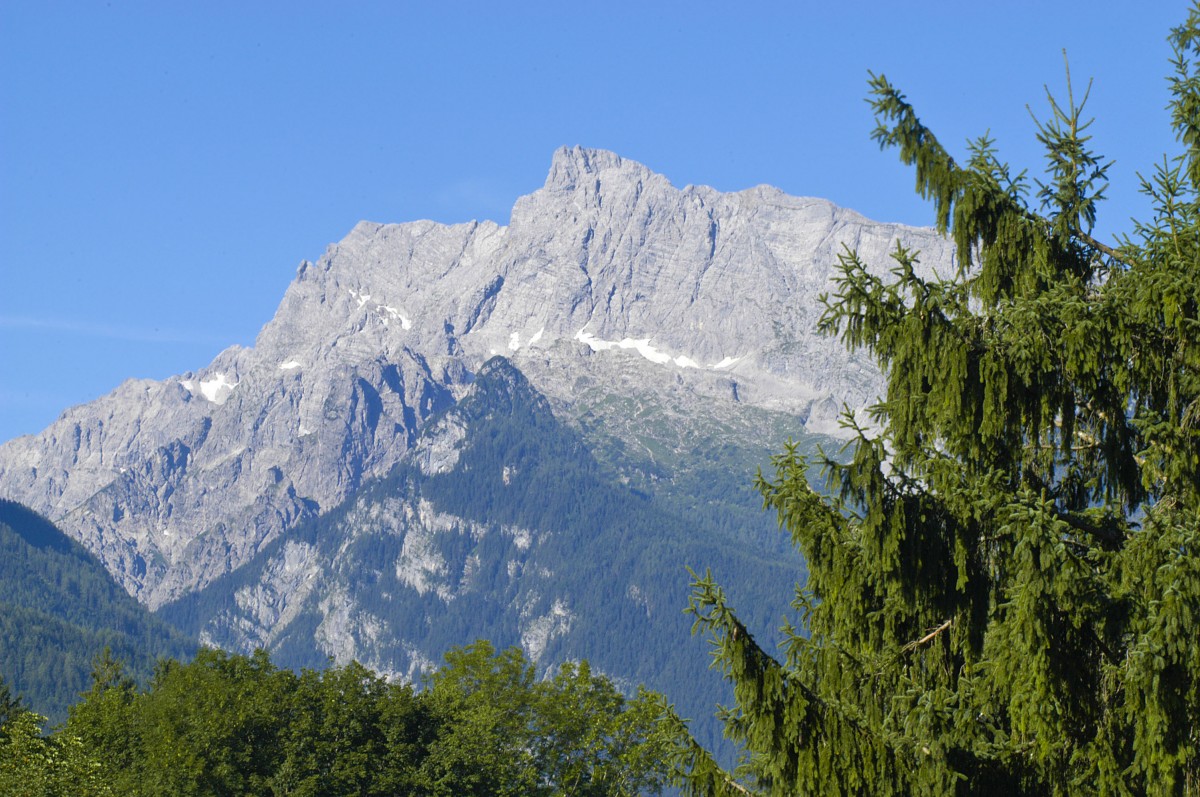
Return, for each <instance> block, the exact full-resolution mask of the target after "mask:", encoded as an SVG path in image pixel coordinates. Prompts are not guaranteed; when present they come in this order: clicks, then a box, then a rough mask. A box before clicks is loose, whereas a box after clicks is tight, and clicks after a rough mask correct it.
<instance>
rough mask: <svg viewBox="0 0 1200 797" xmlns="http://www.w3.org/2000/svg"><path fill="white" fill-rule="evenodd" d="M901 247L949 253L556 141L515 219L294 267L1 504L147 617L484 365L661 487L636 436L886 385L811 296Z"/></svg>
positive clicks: (85, 413)
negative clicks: (854, 261)
mask: <svg viewBox="0 0 1200 797" xmlns="http://www.w3.org/2000/svg"><path fill="white" fill-rule="evenodd" d="M898 240H899V241H901V242H903V243H904V244H905V245H906V246H908V247H910V248H913V249H918V250H921V251H922V252H923V253H924V257H925V259H926V261H927V262H929V263H938V262H948V260H949V248H948V247H949V245H948V244H947V243H946V242H945V241H944V240H943V239H941V238H939V237H938V236H936V235H935V234H934V233H933V232H932V231H928V230H922V229H913V228H907V227H902V226H897V225H881V224H875V223H872V222H870V221H868V220H866V219H864V218H863V217H861V216H859V215H858V214H856V213H853V212H852V211H847V210H843V209H840V208H837V207H835V206H834V205H831V204H830V203H828V202H826V201H823V200H820V199H806V198H797V197H791V196H787V195H785V194H783V193H781V192H780V191H778V190H776V189H773V188H769V187H758V188H752V189H749V190H746V191H741V192H738V193H720V192H718V191H715V190H714V189H711V188H707V187H702V186H701V187H698V186H688V187H686V188H683V189H678V188H675V187H673V186H672V185H671V184H670V183H669V181H668V180H667V179H666V178H664V177H663V176H661V175H658V174H655V173H654V172H652V171H650V170H649V169H647V168H646V167H645V166H642V165H641V164H638V163H635V162H633V161H629V160H625V159H622V158H620V157H619V156H617V155H615V154H613V153H610V152H604V151H601V150H589V149H583V148H579V147H576V148H573V149H567V148H563V149H560V150H558V151H557V152H556V153H555V154H554V157H553V160H552V163H551V168H550V172H549V175H548V177H547V180H546V183H545V186H544V187H543V188H541V189H540V190H538V191H535V192H534V193H532V194H530V195H528V196H525V197H522V198H521V199H519V200H518V201H517V203H516V205H515V206H514V208H513V211H512V218H511V221H510V223H509V225H508V226H507V227H501V226H498V225H496V224H493V223H491V222H470V223H464V224H456V225H449V226H447V225H442V224H436V223H433V222H429V221H418V222H410V223H405V224H374V223H369V222H362V223H360V224H358V225H357V226H356V227H355V228H354V229H353V230H351V231H350V233H349V234H348V235H347V236H346V237H345V238H344V239H343V240H342V241H340V242H339V243H337V244H334V245H332V246H330V247H329V249H328V250H327V251H326V252H325V254H324V255H323V256H322V257H321V258H320V259H319V260H317V261H316V262H314V263H310V262H304V263H302V264H301V265H300V267H299V269H298V270H297V273H296V277H295V279H294V281H293V282H292V284H291V285H290V286H289V287H288V289H287V291H286V293H285V295H284V297H283V300H282V302H281V303H280V306H279V309H278V311H277V312H276V314H275V317H274V318H273V319H271V320H270V321H269V322H268V323H267V324H266V325H265V326H264V327H263V329H262V331H261V332H260V334H259V335H258V338H257V340H256V341H255V344H254V346H253V347H252V348H241V347H237V346H235V347H232V348H229V349H227V350H226V351H224V352H222V353H221V354H220V355H218V356H217V357H216V359H214V360H213V361H212V362H211V363H209V364H208V365H207V366H204V367H201V368H199V369H197V370H196V371H193V372H188V373H184V374H180V375H178V376H177V377H173V378H171V379H167V380H164V381H161V382H156V381H149V380H131V381H128V382H126V383H124V384H122V385H121V386H120V387H118V388H117V389H116V390H114V391H113V392H112V393H111V394H109V395H107V396H105V397H103V398H100V399H98V400H96V401H93V402H91V403H89V404H86V405H82V406H79V407H74V408H72V409H69V410H67V411H66V412H64V413H63V415H62V416H61V417H60V418H59V419H58V420H57V421H55V422H54V423H53V424H52V425H51V426H50V427H48V428H47V429H46V430H45V431H43V432H42V433H41V434H38V435H33V436H27V437H22V438H18V439H16V440H12V441H10V442H8V443H6V444H4V445H3V446H0V495H2V496H3V497H6V498H10V499H13V500H17V501H20V502H22V503H23V504H25V505H27V506H30V507H32V508H33V509H34V510H36V511H38V512H40V513H42V514H44V515H45V516H47V517H48V518H50V519H52V520H53V521H54V522H55V523H57V524H58V525H59V526H60V527H61V528H63V529H64V530H65V531H66V532H67V533H69V534H71V535H72V536H73V537H74V538H76V539H78V540H79V541H80V542H82V543H83V544H84V545H85V546H86V547H87V548H88V549H90V550H91V551H93V552H94V553H95V554H96V555H97V556H99V558H100V559H101V560H102V561H103V562H104V564H105V566H106V567H107V568H108V569H109V570H110V571H111V572H112V573H113V574H114V575H115V576H116V577H117V579H118V580H119V581H120V583H121V584H122V585H123V586H124V587H125V588H126V589H127V590H128V591H129V592H130V593H131V594H133V595H135V596H136V597H138V599H139V600H141V601H142V602H143V603H145V604H147V605H149V606H150V607H157V606H160V605H162V604H163V603H165V602H168V601H171V600H173V599H176V598H179V597H180V596H183V595H185V594H187V593H189V592H192V591H194V590H197V589H200V588H202V587H204V586H205V585H207V584H209V583H211V582H212V581H213V580H214V579H216V578H218V577H220V576H221V575H223V574H226V573H229V572H231V571H233V570H235V569H237V568H238V567H240V566H241V565H243V564H245V563H246V562H248V561H250V560H251V559H252V558H253V557H254V556H255V555H256V553H257V552H258V551H260V550H261V549H262V548H263V546H265V545H267V544H269V543H271V542H272V541H273V540H275V539H276V538H279V537H280V536H282V535H286V534H287V533H288V531H289V530H290V529H292V528H295V527H296V525H297V524H299V523H301V522H304V521H306V520H309V519H312V518H315V517H318V516H321V515H323V514H324V513H326V512H328V511H330V510H331V509H333V508H334V507H337V506H339V505H340V504H342V503H343V502H345V501H346V500H347V499H348V498H350V497H351V496H353V495H354V494H355V493H356V492H357V491H358V490H359V489H360V488H361V487H362V485H363V484H364V483H366V482H368V481H370V480H372V479H378V478H381V477H383V476H385V475H386V474H387V473H389V472H390V471H391V469H393V468H394V467H396V466H397V465H398V463H400V462H401V460H402V459H403V458H404V456H405V454H406V452H408V451H409V450H410V449H411V447H412V446H413V445H414V443H415V441H416V440H417V438H418V435H419V434H420V432H421V430H422V429H423V427H424V425H425V424H426V423H427V422H428V421H429V419H431V418H433V417H436V416H438V415H439V413H442V412H443V411H445V410H446V409H447V408H449V407H451V406H453V405H454V403H455V402H456V401H457V400H458V399H460V398H461V397H462V396H463V395H464V394H465V392H466V391H467V390H468V388H469V387H470V385H471V383H472V381H473V379H474V378H475V376H474V375H475V373H476V371H478V369H479V368H480V366H482V365H483V363H484V362H485V361H487V360H488V359H490V358H492V357H494V356H495V355H504V356H505V357H507V358H509V359H510V360H511V361H512V363H513V365H514V366H515V367H516V368H518V369H519V370H520V371H521V372H522V373H523V374H524V375H525V376H526V377H527V378H528V379H529V381H530V382H531V383H532V385H533V386H534V387H535V388H536V389H537V390H538V391H539V392H540V393H541V394H544V396H545V397H546V399H547V400H548V401H549V403H550V406H552V407H553V408H554V411H555V412H556V413H557V414H559V415H560V416H562V417H563V418H564V419H567V420H568V421H570V422H572V423H575V424H576V425H580V427H581V428H586V429H591V430H593V432H595V434H607V435H609V436H610V437H612V436H616V437H620V438H622V439H623V441H624V442H623V444H622V445H624V446H625V448H626V449H627V450H629V451H633V452H634V453H639V452H640V454H642V455H644V456H643V459H644V460H645V462H652V463H653V462H657V463H658V465H657V466H655V465H653V464H651V465H647V466H645V467H642V466H638V467H639V468H640V470H639V472H640V473H642V474H643V476H646V478H648V479H650V480H651V481H655V480H659V477H660V476H662V474H658V473H650V470H652V469H653V467H659V466H663V465H662V460H663V457H664V456H667V455H666V454H664V453H663V452H662V451H656V450H655V444H654V443H653V441H650V440H648V439H647V434H649V435H650V437H654V435H655V434H658V432H661V431H662V430H663V429H665V428H667V427H669V426H671V424H675V426H674V427H672V428H676V429H683V428H685V426H686V424H687V423H689V422H690V420H689V419H695V418H712V419H715V420H714V423H717V424H718V425H720V424H726V423H728V425H729V428H731V429H733V428H735V427H736V428H740V429H751V428H753V429H759V430H761V429H763V428H765V427H764V426H763V425H762V423H759V421H760V420H761V419H763V418H765V417H767V416H768V415H771V414H772V413H774V414H776V415H771V417H777V418H790V419H791V420H790V421H786V422H785V423H784V425H788V424H790V425H791V429H792V430H793V431H792V432H789V433H795V434H802V433H805V432H806V431H807V432H811V433H836V424H835V417H836V414H837V411H838V410H839V409H840V408H841V406H842V405H843V404H844V403H845V404H848V405H849V406H851V407H861V406H863V405H865V404H867V403H870V402H871V401H872V400H873V399H874V398H875V396H876V395H877V394H878V392H879V390H880V381H879V375H878V373H877V372H876V370H875V369H874V368H873V367H872V366H871V365H870V363H868V362H866V361H864V360H862V359H860V358H857V357H855V356H852V355H849V354H847V353H846V352H845V351H844V350H843V349H842V347H841V345H840V344H838V343H837V342H836V341H831V340H827V339H824V338H821V337H819V336H817V335H816V334H815V331H814V327H815V323H816V319H817V318H818V316H819V314H820V306H819V304H818V302H817V296H818V295H819V294H820V293H821V292H822V291H825V290H828V289H829V287H830V284H829V279H830V276H831V274H832V273H833V271H834V268H835V266H836V263H837V256H838V254H839V252H841V251H842V250H843V247H854V248H857V249H858V250H859V252H860V253H861V254H862V255H863V257H864V259H865V260H866V261H868V262H872V263H875V264H879V265H880V266H881V267H886V264H887V262H888V260H887V253H888V252H889V251H890V250H891V249H892V248H893V247H894V246H895V244H896V242H897V241H898ZM756 413H757V414H756ZM650 417H654V418H658V419H659V420H661V423H659V422H658V421H655V422H654V428H653V429H651V430H650V431H649V432H648V431H647V428H649V427H644V428H639V427H638V426H637V424H638V423H641V422H643V421H644V420H645V419H646V418H650ZM639 418H641V419H642V421H639ZM748 418H757V419H759V420H755V421H748V420H746V419H748ZM772 423H773V422H772ZM739 424H740V425H739ZM756 424H757V425H756ZM772 428H774V427H772ZM756 434H757V432H756ZM677 436H678V435H677ZM680 439H682V438H680ZM780 441H781V438H780V439H765V440H761V441H760V442H761V443H762V444H763V445H765V446H768V447H775V446H777V445H778V444H779V443H780ZM643 448H644V449H645V450H644V451H643V450H642V449H643ZM614 450H615V449H614ZM667 458H668V459H670V457H669V456H667ZM618 467H619V465H618ZM648 469H649V470H648ZM646 474H649V475H646ZM660 481H661V480H660ZM663 483H665V482H663Z"/></svg>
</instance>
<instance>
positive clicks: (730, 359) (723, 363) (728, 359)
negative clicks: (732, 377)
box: [709, 357, 742, 371]
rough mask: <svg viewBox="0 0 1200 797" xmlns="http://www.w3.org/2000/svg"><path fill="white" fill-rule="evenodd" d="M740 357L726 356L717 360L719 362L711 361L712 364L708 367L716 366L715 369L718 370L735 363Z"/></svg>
mask: <svg viewBox="0 0 1200 797" xmlns="http://www.w3.org/2000/svg"><path fill="white" fill-rule="evenodd" d="M740 359H742V358H741V357H726V358H725V359H724V360H721V362H719V363H713V364H712V365H711V366H709V367H710V368H716V369H717V370H718V371H719V370H721V369H722V368H728V367H729V366H731V365H733V364H734V363H736V362H737V361H738V360H740Z"/></svg>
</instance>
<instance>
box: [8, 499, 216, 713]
mask: <svg viewBox="0 0 1200 797" xmlns="http://www.w3.org/2000/svg"><path fill="white" fill-rule="evenodd" d="M0 640H3V645H0V675H2V676H4V678H5V681H6V682H7V683H8V684H9V685H10V686H11V688H12V689H13V691H14V692H16V693H18V694H20V695H21V696H22V701H23V703H24V705H26V706H27V707H29V708H31V709H33V710H34V711H37V712H39V713H41V714H45V715H47V716H49V717H50V718H51V719H52V720H55V721H58V720H62V719H65V718H66V711H67V707H68V706H69V705H71V704H72V703H74V702H75V701H76V700H77V699H78V696H79V693H80V692H83V691H85V690H87V689H88V688H89V687H90V685H91V670H92V660H93V659H94V658H95V657H96V656H97V655H98V654H100V653H101V652H102V651H103V650H104V648H106V647H107V648H109V649H111V651H112V652H113V655H114V656H116V657H117V658H119V659H121V660H122V661H124V662H125V663H126V665H127V666H128V668H129V669H128V672H129V674H131V675H133V676H134V677H135V678H137V679H139V680H145V679H147V678H149V676H150V674H151V673H152V672H153V670H154V665H155V662H156V661H157V660H158V659H159V658H160V657H172V658H176V659H186V658H190V657H191V655H192V653H194V651H195V649H196V643H195V641H194V637H193V638H192V639H188V638H187V637H185V636H184V635H183V634H181V633H179V632H178V631H176V630H175V629H174V628H173V627H171V626H169V625H168V624H167V623H165V622H163V620H162V619H160V618H159V617H156V616H155V615H153V614H151V613H150V612H149V611H148V610H147V609H146V608H145V607H144V606H142V605H141V604H139V603H138V602H137V601H136V600H134V599H133V598H132V597H130V596H129V594H128V593H126V592H125V590H123V589H121V587H120V586H119V585H118V584H117V583H116V581H114V580H113V578H112V576H111V575H109V573H108V572H107V571H106V570H105V569H104V567H103V566H102V565H101V564H100V563H99V562H98V561H97V560H96V558H95V557H94V556H92V555H91V554H89V553H88V552H87V551H86V550H85V549H84V548H83V546H81V545H80V544H79V543H77V542H75V541H74V540H72V539H71V538H69V537H67V536H66V535H65V534H63V533H62V532H61V531H60V530H59V529H57V528H56V527H55V526H54V524H52V523H50V522H49V521H48V520H46V519H45V518H43V517H41V516H40V515H38V514H37V513H35V512H33V511H31V510H29V509H28V508H26V507H24V506H21V505H20V504H18V503H15V502H13V501H4V500H0Z"/></svg>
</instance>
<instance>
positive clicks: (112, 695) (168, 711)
mask: <svg viewBox="0 0 1200 797" xmlns="http://www.w3.org/2000/svg"><path fill="white" fill-rule="evenodd" d="M657 712H658V709H657V706H656V704H655V702H654V701H653V700H651V699H650V697H649V696H648V695H647V694H645V693H639V694H638V695H637V696H635V697H633V698H632V699H629V698H626V697H625V696H623V695H622V693H621V692H620V691H619V690H618V689H617V688H616V687H615V686H614V684H613V683H612V682H611V681H610V680H609V679H607V678H606V677H604V676H603V675H600V674H598V673H595V672H593V671H592V670H591V668H590V667H589V665H588V664H587V663H586V662H580V663H568V664H564V665H563V666H562V667H561V668H559V669H558V671H557V672H556V673H555V674H554V675H553V677H550V678H546V679H543V680H537V679H536V678H535V675H534V668H533V666H532V665H531V664H530V663H529V662H528V661H527V660H526V659H525V657H524V655H523V654H522V653H521V652H520V650H519V649H517V648H510V649H508V650H504V651H497V650H495V649H494V648H493V647H492V645H491V644H490V643H488V642H484V641H480V642H476V643H475V644H473V645H469V646H466V647H462V648H456V649H454V650H452V651H450V652H449V653H447V654H446V657H445V664H444V665H443V666H442V667H441V668H439V669H437V670H436V671H435V672H434V673H433V674H432V675H431V676H429V678H428V680H427V683H426V684H425V688H424V689H422V690H419V691H418V690H416V689H414V688H413V686H412V685H409V684H400V683H395V682H390V681H388V680H387V679H385V678H383V677H381V676H379V675H377V674H376V673H374V672H372V671H370V670H369V669H367V668H366V667H363V666H362V665H360V664H358V663H355V662H351V663H349V664H346V665H343V666H330V667H328V668H325V669H323V670H320V671H318V670H308V669H306V670H302V671H300V672H298V673H297V672H293V671H291V670H287V669H281V668H279V667H276V666H275V665H274V664H272V662H271V660H270V658H269V656H268V655H267V654H266V653H265V652H263V651H258V652H256V653H254V654H252V655H249V656H245V655H237V654H229V653H225V652H222V651H219V650H214V649H203V650H201V651H200V652H199V653H198V655H197V656H196V657H195V658H194V659H193V660H192V661H190V662H187V663H183V662H180V661H178V660H173V659H165V660H163V661H162V662H160V664H159V666H158V669H157V671H156V672H155V674H154V677H153V678H152V680H151V682H150V684H149V686H148V687H147V688H146V689H144V690H141V689H139V688H138V687H137V686H136V684H135V682H134V681H133V679H131V678H130V677H128V676H127V675H126V674H125V672H124V669H123V666H122V664H121V663H120V662H119V661H118V660H117V659H115V658H113V657H112V656H111V654H109V653H108V652H107V651H105V653H104V654H102V655H101V656H98V657H97V659H96V661H95V663H94V667H93V674H92V686H91V688H90V690H89V691H88V692H86V693H85V694H83V695H82V696H81V699H80V700H79V701H78V702H77V703H76V704H75V705H73V706H72V707H71V709H70V712H69V717H68V719H67V720H66V722H65V723H63V724H62V725H60V726H59V727H57V728H55V729H53V730H52V731H51V732H46V731H44V730H43V728H42V725H43V723H44V719H45V718H44V717H41V716H39V715H37V714H35V713H33V712H30V711H28V710H26V709H24V708H23V707H22V706H21V704H20V701H19V700H18V699H16V698H15V697H14V696H13V695H12V694H11V691H10V690H9V688H8V687H7V686H6V685H4V683H3V681H0V793H2V794H12V795H38V796H39V797H41V796H43V795H45V796H47V797H50V796H52V795H81V796H85V797H86V796H91V795H95V796H96V797H101V796H102V795H134V796H136V795H147V796H149V795H173V796H174V795H180V796H186V795H196V796H197V797H199V796H200V795H264V796H265V795H271V796H272V797H280V796H281V795H356V797H365V796H366V795H380V796H381V797H382V795H430V796H431V797H433V796H435V795H447V796H449V795H513V796H514V797H516V795H525V796H531V797H539V796H543V797H552V795H568V794H570V795H635V794H657V793H659V792H660V791H661V789H662V787H663V786H664V784H665V783H666V779H667V774H668V773H667V771H666V769H665V764H664V761H665V758H666V757H665V755H664V752H663V747H662V744H663V742H662V741H660V740H659V739H658V737H657V735H656V734H655V733H654V728H655V718H656V716H657Z"/></svg>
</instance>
